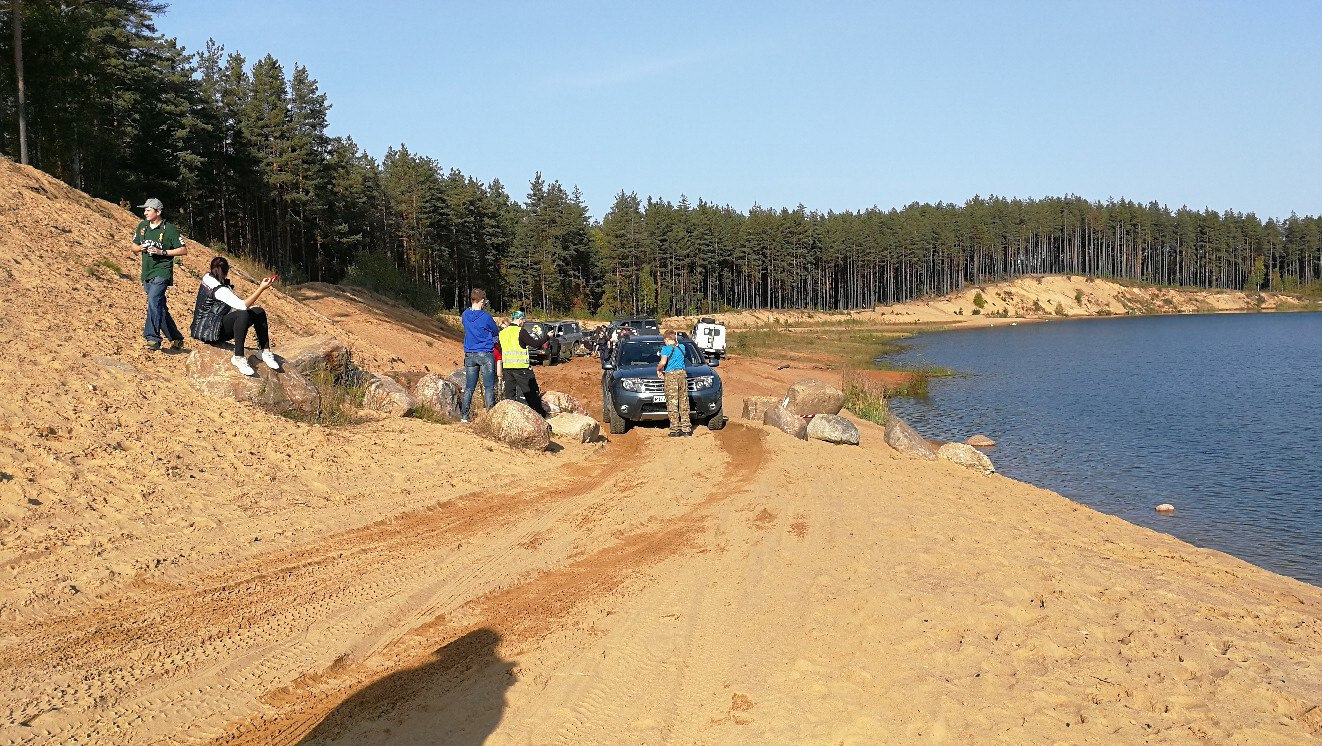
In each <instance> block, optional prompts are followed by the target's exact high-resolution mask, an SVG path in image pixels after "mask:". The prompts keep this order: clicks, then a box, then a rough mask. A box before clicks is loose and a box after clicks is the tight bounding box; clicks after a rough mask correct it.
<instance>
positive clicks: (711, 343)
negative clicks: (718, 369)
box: [693, 318, 725, 363]
mask: <svg viewBox="0 0 1322 746" xmlns="http://www.w3.org/2000/svg"><path fill="white" fill-rule="evenodd" d="M693 344H695V345H697V346H698V349H699V350H702V354H703V357H706V358H707V360H708V362H709V363H711V362H714V361H716V360H720V359H721V358H723V357H725V325H724V324H718V323H717V322H716V319H707V318H702V319H698V323H697V324H696V325H694V327H693Z"/></svg>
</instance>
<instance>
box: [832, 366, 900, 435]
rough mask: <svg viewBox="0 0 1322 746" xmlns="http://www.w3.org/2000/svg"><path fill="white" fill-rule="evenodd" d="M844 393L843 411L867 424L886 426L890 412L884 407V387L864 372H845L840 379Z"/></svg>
mask: <svg viewBox="0 0 1322 746" xmlns="http://www.w3.org/2000/svg"><path fill="white" fill-rule="evenodd" d="M841 380H842V385H843V386H844V392H845V409H848V410H849V411H850V412H853V413H854V416H856V417H861V418H862V419H865V420H867V421H868V422H875V423H877V424H878V425H885V424H886V417H887V415H888V414H890V410H889V409H887V407H886V386H885V384H883V383H882V382H881V381H879V380H877V379H876V378H874V377H872V376H868V375H867V374H866V373H865V372H864V371H858V370H849V371H845V373H844V375H843V376H842V377H841Z"/></svg>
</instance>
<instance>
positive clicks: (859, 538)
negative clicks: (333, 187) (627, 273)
mask: <svg viewBox="0 0 1322 746" xmlns="http://www.w3.org/2000/svg"><path fill="white" fill-rule="evenodd" d="M134 222H135V218H133V217H132V216H130V215H128V214H126V213H124V212H123V211H121V210H119V209H118V208H115V207H113V206H110V205H107V204H105V203H103V202H99V201H95V200H91V199H89V198H87V197H86V196H84V195H81V194H79V193H77V192H75V191H73V190H71V189H68V188H67V187H64V186H62V185H60V184H58V183H57V182H55V181H54V180H52V179H50V178H48V177H46V176H44V175H41V174H39V173H37V172H35V171H32V170H30V169H26V168H21V167H17V166H14V165H12V164H10V163H8V162H5V161H0V340H2V341H3V344H4V347H3V349H4V352H5V354H4V355H3V356H0V386H3V387H4V390H5V396H4V397H2V398H0V568H3V570H4V572H3V573H0V702H2V703H3V704H0V744H93V743H94V744H109V743H113V744H166V743H168V744H177V743H228V744H233V743H246V744H280V743H288V744H293V743H342V744H363V743H399V744H412V743H457V744H465V743H481V742H484V741H485V742H488V743H518V744H556V743H564V744H622V743H628V744H635V743H637V744H663V743H664V744H669V743H675V744H696V743H703V744H707V743H711V744H715V743H740V744H743V743H747V744H754V743H756V744H768V743H773V744H779V743H823V744H825V743H831V744H836V743H913V742H954V743H969V742H1014V743H1059V742H1069V743H1075V742H1078V743H1117V742H1119V743H1132V742H1171V743H1193V742H1206V743H1261V744H1283V743H1316V742H1317V741H1318V740H1319V739H1322V709H1319V705H1322V590H1320V589H1318V588H1316V587H1313V586H1310V585H1307V584H1304V583H1300V582H1298V581H1294V580H1291V579H1288V578H1283V577H1280V576H1277V575H1274V574H1271V573H1269V572H1266V571H1264V570H1261V569H1258V568H1256V567H1253V566H1250V565H1247V564H1245V563H1243V562H1240V561H1238V560H1235V559H1233V558H1231V557H1228V556H1226V555H1223V554H1219V553H1216V552H1211V551H1205V550H1201V549H1197V548H1194V547H1191V546H1189V545H1187V544H1184V543H1181V542H1179V541H1177V540H1175V539H1172V538H1170V537H1167V536H1164V535H1161V534H1157V533H1154V532H1151V531H1148V530H1145V529H1142V528H1138V527H1135V526H1132V525H1130V524H1127V523H1124V522H1123V521H1120V520H1118V519H1115V518H1111V517H1108V516H1104V515H1101V514H1099V513H1096V512H1094V511H1092V510H1089V509H1087V508H1084V507H1081V506H1079V505H1076V504H1074V503H1071V502H1070V501H1068V500H1065V499H1064V498H1062V497H1060V496H1059V495H1056V494H1054V493H1051V492H1047V491H1044V490H1040V489H1037V488H1035V487H1032V486H1030V485H1026V484H1021V483H1017V482H1014V481H1012V480H1008V479H1005V478H1002V477H999V476H993V477H985V478H984V477H981V476H977V475H975V474H974V473H973V472H970V471H967V470H964V469H961V468H960V467H958V466H955V465H953V464H949V463H946V462H937V463H928V462H920V461H914V460H911V459H906V458H904V457H902V456H900V455H898V454H897V453H896V452H895V451H893V450H891V449H890V448H889V447H888V446H886V445H885V444H884V443H883V441H882V433H881V430H880V428H878V427H877V426H875V425H872V424H870V423H867V422H859V423H858V426H859V429H860V432H861V434H862V439H863V445H862V446H859V447H856V448H851V447H845V446H830V445H828V444H825V443H822V442H816V441H813V442H801V441H797V440H794V439H791V438H789V437H787V436H785V435H783V434H782V433H780V432H779V431H774V430H770V429H767V428H764V427H763V426H761V425H756V424H749V423H742V422H734V423H732V424H731V425H730V426H729V427H727V428H726V429H725V430H723V431H720V432H710V431H707V430H705V429H700V430H699V432H698V434H697V435H696V437H693V438H688V439H677V440H672V439H669V438H666V437H665V433H666V431H665V429H664V428H657V427H640V428H635V429H634V430H632V431H630V432H629V433H627V434H625V435H622V436H611V437H610V439H609V441H607V442H603V443H598V444H592V445H574V444H566V443H557V444H556V445H555V447H554V448H553V449H552V450H550V451H548V452H544V453H535V454H529V453H522V452H516V451H513V450H510V449H508V448H505V447H503V446H499V445H496V444H493V443H490V442H487V441H484V440H481V439H479V438H477V437H476V436H474V435H473V434H472V433H471V432H469V431H468V430H467V429H466V428H465V427H464V426H459V425H448V426H446V425H436V424H431V423H428V422H423V421H420V420H413V419H388V418H383V417H376V418H371V419H369V420H368V421H367V422H365V423H363V424H358V425H349V426H342V427H335V428H324V427H318V426H312V425H306V424H301V423H297V422H294V421H291V420H287V419H284V418H280V417H275V416H272V415H268V414H266V413H264V412H262V411H260V410H257V409H254V408H251V407H249V406H247V405H239V404H234V403H225V402H221V401H218V400H214V399H209V398H206V397H203V396H201V395H199V394H198V393H196V392H195V391H194V390H193V388H192V387H191V386H190V385H189V384H188V382H187V381H186V380H185V378H184V373H183V370H184V357H183V356H171V355H166V354H163V353H148V352H146V351H144V350H143V349H142V348H141V346H140V329H141V325H142V313H143V307H144V300H143V297H142V291H141V289H140V287H139V285H138V283H137V282H136V276H135V270H134V269H132V268H131V267H130V263H129V261H128V259H126V258H125V254H126V251H127V244H126V242H127V237H128V235H129V232H130V230H131V228H132V226H133V224H134ZM208 258H209V255H208V254H205V253H204V252H201V251H196V250H195V253H194V254H192V255H190V256H189V257H187V262H186V267H188V268H190V269H191V270H192V272H193V273H197V272H198V271H199V270H200V269H201V268H202V267H203V266H204V262H205V261H206V259H208ZM101 260H110V261H111V262H114V263H117V264H118V265H119V267H120V271H116V270H115V269H113V268H112V267H110V266H108V265H106V264H98V262H99V261H101ZM122 275H129V276H128V277H125V276H122ZM195 282H196V280H195V278H194V276H193V275H191V274H190V273H189V272H187V271H183V272H180V274H179V286H178V287H177V288H175V289H174V290H172V291H171V304H172V309H173V311H174V313H175V315H176V318H178V319H179V320H180V322H181V323H183V324H185V325H186V323H187V320H188V317H189V312H190V309H191V299H192V295H193V291H194V288H195ZM293 293H294V295H292V296H288V295H284V294H281V293H274V294H273V295H272V296H271V297H270V299H269V302H266V303H265V305H266V306H267V307H268V309H269V311H270V313H271V316H272V320H273V336H274V339H275V344H276V348H277V350H278V349H279V346H280V343H281V340H282V339H287V338H290V337H291V336H292V335H295V334H299V335H301V334H321V333H334V334H336V335H338V336H340V337H341V338H342V339H344V340H345V341H346V342H348V343H349V344H350V346H351V347H353V348H354V350H355V352H356V353H358V355H359V359H360V360H361V361H363V362H364V364H365V365H369V366H371V367H373V368H374V369H389V368H392V367H399V368H412V369H420V368H421V367H422V366H430V367H431V368H432V369H433V370H437V371H439V372H448V370H449V369H450V368H451V367H453V365H454V364H455V363H456V362H457V355H458V354H459V352H458V350H459V347H458V344H457V342H456V341H455V337H454V334H453V330H451V329H449V328H448V327H446V326H443V325H438V324H437V323H436V322H434V321H432V320H430V319H427V318H426V317H422V316H419V315H417V314H413V313H412V312H410V311H408V310H407V309H402V308H399V307H397V306H394V305H392V304H390V303H388V302H384V301H382V300H381V299H379V298H375V297H373V296H371V295H369V294H365V293H361V292H358V291H352V290H346V289H340V288H332V287H328V286H304V287H301V288H297V289H295V290H294V291H293ZM264 300H265V299H264ZM190 344H191V343H190ZM720 372H721V373H722V376H723V377H724V378H725V380H726V383H727V387H728V391H727V400H726V409H727V411H729V412H734V413H737V412H738V409H739V407H738V404H739V400H740V398H741V397H742V396H744V395H749V394H774V393H779V392H782V391H783V390H784V387H785V386H786V384H788V383H789V382H790V381H792V380H794V379H796V378H799V377H801V376H804V375H809V374H812V375H826V374H825V372H823V371H817V370H813V369H807V370H804V369H795V368H790V369H786V370H777V369H776V366H775V365H774V364H773V363H770V362H764V361H759V360H740V359H733V360H730V361H729V362H728V363H727V364H723V365H722V366H721V368H720ZM537 373H538V376H539V378H541V379H542V381H543V386H544V387H547V388H559V389H563V390H568V391H570V392H572V393H575V394H576V395H579V396H581V397H583V398H584V399H586V400H587V403H588V407H589V410H590V411H593V412H596V413H599V412H600V406H601V404H600V395H599V375H600V372H599V370H598V368H597V367H596V366H595V364H594V363H593V361H591V360H586V359H579V360H575V361H573V362H572V363H570V364H568V365H564V366H557V367H554V368H541V369H538V370H537ZM992 435H993V436H994V435H995V434H994V433H993V434H992ZM992 457H993V458H995V453H994V451H993V452H992Z"/></svg>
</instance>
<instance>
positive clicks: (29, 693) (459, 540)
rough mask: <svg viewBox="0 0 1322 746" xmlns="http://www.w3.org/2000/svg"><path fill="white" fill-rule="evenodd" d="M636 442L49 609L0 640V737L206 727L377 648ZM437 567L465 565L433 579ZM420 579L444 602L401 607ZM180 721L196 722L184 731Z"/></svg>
mask: <svg viewBox="0 0 1322 746" xmlns="http://www.w3.org/2000/svg"><path fill="white" fill-rule="evenodd" d="M637 447H638V446H637V444H627V443H626V444H621V445H620V446H619V447H616V448H612V449H610V450H609V451H607V452H606V453H604V454H602V455H600V456H596V457H594V458H593V459H592V460H591V461H589V466H590V468H589V469H588V470H587V471H585V472H583V473H581V474H578V475H572V476H570V477H568V478H562V479H560V480H558V481H552V482H551V483H550V488H549V489H548V490H546V493H545V494H544V495H530V494H525V493H522V492H518V493H506V494H499V495H487V496H482V495H477V494H469V495H465V496H463V497H460V498H456V499H455V500H450V501H446V502H443V503H439V504H438V505H436V506H435V507H433V508H432V509H429V510H425V511H417V512H413V513H409V514H404V515H400V516H395V517H392V518H389V519H386V520H382V521H378V522H376V523H374V524H371V525H369V526H365V527H363V528H360V529H355V530H352V531H348V532H343V533H341V534H337V535H333V536H330V537H326V538H325V539H323V540H321V541H319V542H318V543H317V544H316V545H313V546H306V547H300V548H297V549H293V550H286V551H281V552H276V553H271V554H268V555H264V556H261V557H258V558H254V559H251V560H247V561H245V562H242V563H239V564H238V565H237V566H236V567H232V568H227V569H223V570H217V571H214V572H212V573H209V574H208V575H206V576H203V577H202V578H199V579H198V581H197V582H196V585H197V586H198V587H197V588H191V587H185V586H182V585H176V584H171V585H162V584H152V583H143V584H139V585H138V586H136V587H134V588H132V589H130V591H129V592H126V593H125V594H123V595H122V596H121V597H119V598H115V599H111V600H109V601H107V602H105V603H102V604H101V605H99V606H98V607H97V608H95V609H93V610H90V611H87V612H82V613H77V614H71V615H68V616H65V617H59V618H55V619H52V620H50V621H49V622H48V623H45V624H43V626H42V627H41V628H40V629H33V630H30V631H28V632H26V633H25V634H23V635H21V636H18V638H17V639H11V640H10V641H7V643H8V644H6V645H5V646H4V648H3V649H0V681H6V680H7V682H6V683H7V684H8V687H7V689H8V690H9V693H10V694H9V696H8V700H9V707H8V708H7V712H6V717H5V722H4V728H0V743H6V744H8V743H15V744H16V743H24V742H28V741H31V740H34V739H43V740H57V741H59V742H62V743H85V742H94V741H99V742H104V741H105V740H107V739H109V740H113V741H115V742H143V741H147V740H150V738H151V737H152V734H158V735H162V736H165V735H166V734H173V736H184V735H188V736H189V737H188V738H187V739H186V740H196V739H198V738H202V739H205V738H207V737H210V736H214V735H216V733H215V732H209V731H211V730H212V728H213V727H214V728H216V730H217V731H218V730H219V726H221V725H223V724H224V723H226V722H230V721H232V720H233V718H234V715H235V714H236V713H237V712H241V711H242V710H244V709H251V702H252V701H253V700H254V699H255V698H258V697H261V696H263V695H264V694H267V693H269V692H271V691H273V690H276V689H279V688H280V687H283V686H287V685H288V684H289V682H290V680H291V679H292V678H294V676H296V675H297V674H298V673H301V672H305V671H309V670H312V671H319V670H322V669H325V668H327V667H328V666H330V665H331V664H334V663H335V661H337V660H340V659H342V658H344V657H345V654H344V653H343V652H342V648H343V644H344V643H343V641H344V640H351V641H356V642H357V643H358V644H356V645H354V646H353V652H355V653H356V654H358V655H366V654H368V653H370V652H371V646H370V645H364V644H363V643H362V641H364V640H374V641H375V643H376V644H377V645H382V644H388V643H389V642H390V641H391V640H393V639H395V638H397V637H398V635H400V634H402V633H403V632H404V631H406V630H407V629H410V628H412V627H413V626H416V625H414V624H413V622H415V621H417V619H418V618H420V617H421V615H422V614H428V615H430V616H435V613H436V610H437V608H440V607H444V606H445V605H446V604H445V597H444V595H443V594H442V593H441V590H445V591H448V593H449V598H450V605H451V606H454V605H455V604H457V603H463V602H465V601H467V600H468V599H470V598H471V597H472V596H473V595H481V594H482V593H484V592H486V591H487V590H489V589H491V588H493V587H499V583H500V581H501V580H502V579H503V574H504V573H503V572H502V571H501V570H500V568H499V565H500V560H501V559H502V558H508V556H509V554H510V552H511V551H512V550H513V547H515V546H517V544H518V543H519V542H520V541H523V540H526V539H527V538H528V537H529V536H531V535H533V534H535V533H536V532H538V531H543V530H545V529H546V528H547V527H548V526H549V525H550V524H551V523H553V522H554V521H555V520H556V519H557V517H559V516H563V515H564V514H565V513H567V512H572V511H573V510H574V508H575V506H576V505H578V504H579V503H581V502H582V501H583V499H584V496H585V495H588V494H589V493H590V492H591V491H592V490H594V489H598V488H600V487H601V486H602V484H604V483H608V482H609V479H610V476H611V475H612V474H613V472H614V471H615V468H616V459H617V458H619V457H620V456H621V455H624V456H626V457H627V456H630V455H631V454H632V453H633V452H634V451H636V450H637ZM490 533H495V534H498V535H497V536H485V535H484V534H490ZM477 539H481V540H480V541H475V540H477ZM447 562H448V563H450V564H453V565H456V566H457V568H462V571H461V572H455V573H454V574H453V575H449V574H444V573H439V574H441V575H443V576H444V577H445V580H444V581H443V582H438V581H436V580H435V576H436V575H437V574H438V573H436V569H437V568H438V567H440V566H442V565H443V564H445V563H447ZM529 569H535V565H533V566H532V567H530V568H529ZM428 580H430V581H431V583H430V584H429V583H428V582H427V581H428ZM441 585H448V586H450V587H449V588H446V589H440V588H439V586H441ZM419 588H423V589H430V590H431V591H432V592H433V594H434V595H442V598H441V600H440V601H435V600H433V599H428V603H427V604H425V606H423V608H422V609H419V608H417V607H416V606H415V607H414V608H407V603H408V602H410V601H412V602H413V603H415V604H416V603H417V597H418V596H425V595H426V594H425V593H419V592H418V591H417V589H419ZM430 616H428V617H427V618H430ZM400 620H403V621H404V625H403V626H402V627H401V625H400V624H399V622H400ZM350 657H352V656H350ZM52 661H54V662H55V663H52ZM291 672H293V673H291ZM209 723H210V725H208V724H209ZM189 727H201V731H199V732H195V733H193V734H186V733H181V730H183V729H187V728H189ZM181 740H182V739H181Z"/></svg>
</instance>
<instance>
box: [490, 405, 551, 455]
mask: <svg viewBox="0 0 1322 746" xmlns="http://www.w3.org/2000/svg"><path fill="white" fill-rule="evenodd" d="M473 430H474V431H475V432H476V433H477V434H478V435H481V436H482V437H484V438H491V439H492V440H498V441H500V442H502V443H505V444H507V445H511V446H514V447H515V448H527V449H531V450H536V451H541V450H545V449H546V447H547V446H549V445H551V425H550V424H549V423H547V421H546V420H544V419H542V416H541V415H539V414H537V413H536V412H534V411H533V409H532V407H530V406H528V405H527V404H524V403H523V402H517V401H514V400H512V399H506V400H505V401H502V402H497V403H496V406H495V407H492V408H491V409H489V410H487V411H485V412H483V413H482V415H481V416H480V417H478V418H477V419H476V420H474V421H473Z"/></svg>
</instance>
